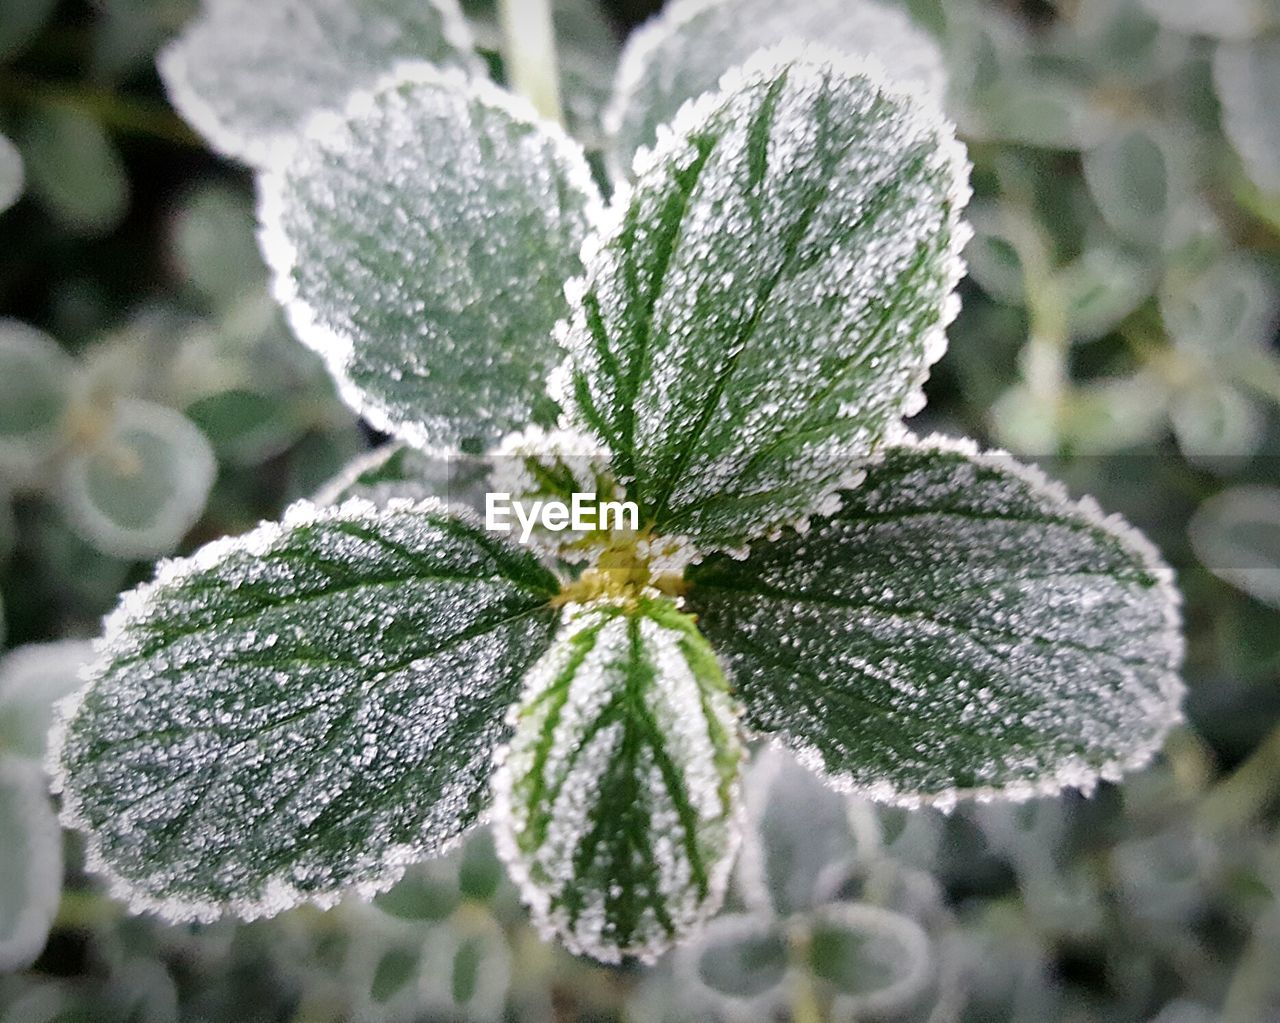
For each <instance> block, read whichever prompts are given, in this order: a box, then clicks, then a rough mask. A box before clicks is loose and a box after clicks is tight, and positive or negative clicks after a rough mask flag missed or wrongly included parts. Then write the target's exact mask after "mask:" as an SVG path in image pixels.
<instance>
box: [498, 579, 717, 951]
mask: <svg viewBox="0 0 1280 1023" xmlns="http://www.w3.org/2000/svg"><path fill="white" fill-rule="evenodd" d="M566 617H567V624H566V626H565V629H564V631H563V632H562V633H561V635H560V636H559V637H558V638H557V640H556V643H555V645H554V646H553V647H552V648H551V649H550V650H549V651H548V652H547V653H546V655H545V656H544V657H543V659H542V660H541V661H539V662H538V664H537V665H536V666H535V667H534V668H533V670H532V671H531V672H530V673H529V676H528V679H527V681H526V683H525V689H524V694H523V696H522V697H521V699H520V702H519V704H518V705H517V706H516V707H515V708H514V709H513V712H512V715H511V723H512V725H513V726H514V728H515V734H514V736H513V738H512V740H511V744H510V746H508V747H507V749H506V751H505V752H504V754H503V760H502V764H501V766H500V767H499V769H498V772H497V774H496V776H495V779H494V811H495V812H494V826H495V831H496V836H497V840H498V844H499V849H500V851H501V852H502V854H503V856H504V858H505V859H506V860H507V863H508V864H509V866H510V868H511V871H512V874H513V876H514V877H515V878H516V880H517V881H518V882H519V883H520V884H521V886H522V888H523V890H524V893H525V898H526V900H527V901H528V902H529V906H530V909H531V911H532V913H533V916H534V919H535V920H536V921H537V922H538V924H539V926H540V927H541V928H542V929H543V931H544V932H545V933H546V934H547V935H548V936H553V935H554V936H559V937H560V938H561V940H563V941H564V943H565V944H566V946H567V947H568V948H569V949H570V950H571V951H574V952H579V953H587V954H589V955H593V956H595V957H596V958H598V959H603V960H606V961H616V960H618V959H619V958H620V957H621V956H623V955H632V956H636V957H638V958H640V959H643V960H652V959H655V958H656V957H657V956H658V955H659V954H660V953H661V952H663V951H665V950H666V948H667V947H668V946H669V945H670V943H671V941H672V939H673V938H675V937H677V936H679V935H681V934H684V933H686V932H687V931H688V930H689V929H690V928H692V927H693V926H694V925H695V924H697V923H698V922H700V921H701V920H703V919H705V918H706V917H707V916H709V915H710V914H711V913H713V912H715V910H716V909H718V908H719V904H720V900H721V898H722V896H723V894H724V888H725V885H726V883H727V882H728V877H729V870H730V868H731V866H732V863H733V853H734V851H735V849H736V847H737V838H738V833H737V828H736V820H735V818H736V816H737V814H738V770H739V764H740V761H741V758H742V750H741V747H740V745H739V742H738V738H737V733H736V720H735V719H736V711H735V708H734V705H733V702H732V700H731V698H730V696H729V691H728V685H727V683H726V682H725V680H724V676H723V675H722V674H721V672H720V668H719V666H718V664H717V663H716V658H715V654H714V653H713V652H712V651H711V648H710V647H708V646H707V643H706V641H705V640H704V639H703V638H702V637H701V636H700V635H699V634H698V631H697V629H696V628H695V626H694V624H693V619H691V618H690V617H689V616H688V615H685V614H681V613H680V612H679V611H678V610H677V609H676V607H675V605H674V604H672V603H671V602H669V601H643V602H640V603H638V604H633V605H630V606H626V605H610V604H605V605H603V606H599V605H598V606H595V607H586V608H583V607H572V606H571V607H570V608H568V609H566Z"/></svg>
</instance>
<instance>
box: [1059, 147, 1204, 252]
mask: <svg viewBox="0 0 1280 1023" xmlns="http://www.w3.org/2000/svg"><path fill="white" fill-rule="evenodd" d="M1082 161H1083V166H1084V180H1085V182H1086V183H1087V184H1088V186H1089V192H1090V193H1091V194H1092V196H1093V200H1094V202H1095V203H1097V206H1098V211H1099V212H1100V213H1101V214H1102V216H1103V219H1104V220H1106V222H1107V224H1108V226H1110V227H1111V229H1112V230H1113V231H1115V232H1116V234H1117V235H1119V236H1120V237H1121V238H1123V239H1124V240H1125V241H1128V242H1132V243H1134V244H1137V245H1151V246H1158V245H1160V244H1162V243H1163V241H1164V239H1165V237H1166V233H1167V230H1168V228H1169V224H1170V220H1171V218H1172V217H1173V215H1174V213H1175V212H1176V211H1177V210H1178V208H1179V207H1180V206H1181V204H1182V203H1183V201H1184V199H1185V197H1186V196H1187V194H1188V193H1189V191H1190V170H1189V168H1188V167H1187V166H1186V160H1185V158H1184V154H1183V153H1182V151H1181V148H1180V146H1179V145H1178V143H1177V140H1176V139H1173V138H1171V137H1166V135H1165V134H1163V133H1161V132H1159V131H1156V130H1152V129H1150V128H1148V127H1145V126H1143V125H1141V124H1139V125H1135V126H1133V127H1128V128H1126V129H1125V130H1123V131H1118V132H1116V133H1115V134H1113V135H1110V136H1109V137H1107V138H1106V139H1104V140H1103V141H1102V142H1100V143H1099V144H1098V145H1096V146H1094V147H1093V148H1092V149H1089V150H1087V151H1086V152H1085V153H1084V155H1083V157H1082Z"/></svg>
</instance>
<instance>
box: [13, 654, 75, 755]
mask: <svg viewBox="0 0 1280 1023" xmlns="http://www.w3.org/2000/svg"><path fill="white" fill-rule="evenodd" d="M91 652H92V646H91V644H90V643H89V642H87V641H85V640H77V639H67V640H60V641H57V642H53V643H30V644H28V645H27V646H21V647H18V648H17V649H15V650H11V651H9V652H8V653H7V654H5V655H4V657H3V658H2V659H0V754H3V753H4V752H10V753H16V754H18V755H19V756H24V757H31V758H32V759H35V760H43V759H44V754H45V738H46V737H47V735H48V733H49V724H50V722H51V721H52V719H53V705H54V703H56V702H57V701H58V700H60V699H62V698H63V697H64V696H66V695H68V694H69V693H73V692H75V690H77V689H78V688H80V669H81V668H83V667H84V666H85V665H86V664H88V663H89V659H90V655H91Z"/></svg>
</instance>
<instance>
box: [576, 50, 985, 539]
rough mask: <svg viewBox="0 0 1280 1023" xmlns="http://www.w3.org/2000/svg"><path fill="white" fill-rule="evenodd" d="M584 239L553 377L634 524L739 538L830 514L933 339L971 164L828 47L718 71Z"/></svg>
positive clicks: (925, 360)
mask: <svg viewBox="0 0 1280 1023" xmlns="http://www.w3.org/2000/svg"><path fill="white" fill-rule="evenodd" d="M637 166H638V169H639V173H638V175H637V181H636V184H635V187H634V190H632V191H631V193H630V194H629V196H628V197H627V198H626V199H625V200H624V201H621V202H617V203H616V206H615V211H614V214H613V216H612V218H611V221H610V222H609V223H608V224H607V225H605V227H604V229H603V230H602V232H601V235H600V236H599V237H597V238H595V239H594V240H593V241H591V242H589V243H588V245H587V247H586V253H587V255H586V257H585V261H586V262H587V264H588V277H587V280H586V282H585V284H584V285H583V286H582V287H575V288H574V289H573V290H574V292H575V293H576V295H577V297H578V302H577V306H578V308H577V311H576V313H575V315H574V318H573V320H572V322H571V323H570V324H569V326H568V327H567V328H566V330H565V332H564V343H565V345H566V347H567V348H568V350H569V352H570V359H571V364H570V367H569V372H568V373H567V374H566V377H567V379H566V381H565V383H564V386H563V387H562V390H563V391H565V392H566V393H567V394H568V395H569V396H570V397H571V398H572V400H573V401H574V402H575V404H576V406H577V410H578V413H579V415H580V417H581V419H582V421H583V422H584V424H585V425H586V426H587V427H588V428H589V429H591V430H593V431H594V432H595V433H596V434H597V435H598V436H599V437H600V439H601V440H602V441H604V442H605V443H606V444H607V445H608V446H609V448H610V449H611V450H612V451H613V453H614V456H615V462H614V465H615V470H616V472H617V475H618V477H619V478H620V480H622V482H624V483H625V484H627V486H628V490H629V496H630V498H631V499H632V500H635V501H637V502H638V503H639V505H640V508H641V510H642V512H643V514H644V517H645V518H646V519H649V520H652V521H654V522H656V523H658V524H659V526H660V527H661V528H662V530H663V531H664V532H666V533H668V534H671V535H680V534H683V535H688V536H691V537H692V538H694V539H695V540H696V541H698V542H700V543H702V544H704V545H711V544H718V545H722V546H740V545H741V544H742V543H743V541H744V540H745V539H747V538H749V537H751V536H758V535H760V534H761V533H763V532H766V531H767V530H768V527H770V526H772V525H776V524H777V523H779V522H784V521H795V520H796V519H799V518H802V517H804V516H806V515H808V514H811V513H813V512H815V511H819V510H821V509H823V508H826V510H828V511H829V510H830V506H831V498H832V497H833V496H834V491H835V489H836V488H837V487H838V486H841V485H845V484H847V483H849V482H851V475H850V474H851V472H853V471H854V466H853V464H852V460H853V459H856V458H858V457H859V456H861V455H865V454H866V453H867V452H868V451H870V450H872V449H874V448H875V447H876V446H877V445H878V444H879V443H880V442H881V441H882V439H883V438H884V437H885V435H886V434H887V433H888V432H889V431H890V429H891V428H893V427H895V426H896V423H897V420H898V418H899V417H900V416H901V415H903V414H910V413H912V412H915V411H918V410H919V408H920V407H921V406H922V405H923V395H922V393H921V391H920V387H921V384H922V383H923V381H924V378H925V377H926V375H927V373H928V367H929V365H930V364H931V363H933V362H934V361H935V360H936V359H937V358H938V357H939V355H940V354H941V353H942V350H943V349H944V347H945V344H946V338H945V334H944V328H945V326H946V324H947V323H948V322H949V320H950V319H951V318H952V317H953V315H954V313H955V312H956V310H957V308H958V302H957V300H956V298H955V296H954V295H953V294H952V292H953V289H954V287H955V285H956V282H957V280H958V278H959V276H960V273H961V263H960V260H959V258H958V253H959V251H960V249H961V248H962V247H963V245H964V243H965V241H966V229H965V228H964V227H963V226H962V224H961V222H960V211H961V209H962V207H963V205H964V203H965V201H966V199H967V197H968V186H967V184H966V174H967V169H968V165H967V163H966V161H965V157H964V152H963V149H962V148H961V147H960V146H959V144H958V143H957V142H956V141H955V139H954V137H953V135H952V131H951V127H950V126H949V125H948V124H946V123H944V122H943V121H941V119H939V118H936V117H934V116H932V115H929V114H927V113H926V112H924V111H923V110H922V108H920V107H918V106H916V105H915V104H914V103H913V102H912V101H911V100H910V99H908V98H906V97H904V96H902V95H900V94H899V93H897V92H895V91H894V90H893V89H892V88H891V87H890V86H889V85H887V84H885V83H884V82H883V80H882V79H881V77H880V74H879V72H877V71H875V70H874V69H871V68H869V67H864V66H863V65H860V64H858V63H856V62H854V61H852V60H846V59H845V58H843V57H840V56H839V55H834V54H826V55H824V54H822V53H819V52H817V51H813V50H804V51H797V50H794V49H792V48H790V47H783V48H780V49H779V50H775V51H770V52H769V53H766V54H762V55H761V56H760V57H759V58H757V59H755V60H753V61H752V63H751V64H750V65H749V66H748V67H746V68H745V69H743V71H742V72H741V73H733V74H731V75H729V76H727V77H726V79H725V82H724V88H723V91H722V92H720V93H717V94H714V95H711V96H706V97H704V98H703V99H702V100H700V101H698V103H696V104H694V105H692V106H690V107H687V108H685V110H684V111H683V112H682V113H681V116H680V118H679V119H678V123H677V124H676V126H675V128H674V129H673V130H672V131H670V132H667V133H665V134H664V137H663V140H662V142H660V143H659V145H658V146H657V148H656V149H655V150H654V151H653V152H652V153H650V154H647V155H644V156H642V157H641V158H640V159H639V160H638V161H637Z"/></svg>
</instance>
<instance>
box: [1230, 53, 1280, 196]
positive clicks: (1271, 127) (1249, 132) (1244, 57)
mask: <svg viewBox="0 0 1280 1023" xmlns="http://www.w3.org/2000/svg"><path fill="white" fill-rule="evenodd" d="M1213 82H1214V86H1215V87H1216V89H1217V93H1218V100H1219V102H1220V103H1221V104H1222V128H1223V130H1224V131H1225V132H1226V134H1227V138H1228V139H1230V140H1231V144H1232V145H1233V146H1235V149H1236V152H1237V153H1239V154H1240V159H1241V160H1243V161H1244V166H1245V170H1246V171H1248V173H1249V177H1250V178H1252V179H1253V183H1254V184H1255V185H1257V186H1258V187H1259V188H1260V189H1262V190H1263V191H1264V192H1280V120H1277V118H1276V101H1277V97H1280V36H1274V35H1272V36H1267V37H1265V38H1262V39H1255V40H1253V41H1251V42H1241V43H1222V44H1221V45H1219V47H1218V49H1217V52H1216V53H1215V54H1214V57H1213Z"/></svg>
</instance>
